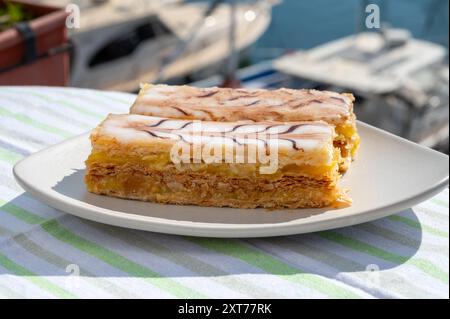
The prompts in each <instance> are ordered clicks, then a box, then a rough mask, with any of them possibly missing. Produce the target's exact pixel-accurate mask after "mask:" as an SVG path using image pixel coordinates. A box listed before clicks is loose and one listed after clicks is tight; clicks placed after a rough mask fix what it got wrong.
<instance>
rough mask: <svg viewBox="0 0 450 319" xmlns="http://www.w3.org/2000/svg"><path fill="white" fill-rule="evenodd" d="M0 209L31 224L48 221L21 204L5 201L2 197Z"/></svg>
mask: <svg viewBox="0 0 450 319" xmlns="http://www.w3.org/2000/svg"><path fill="white" fill-rule="evenodd" d="M0 205H1V206H0V210H2V211H4V212H7V213H9V214H10V215H13V216H14V217H16V218H18V219H20V220H22V221H24V222H26V223H27V224H31V225H37V224H42V223H43V222H45V221H46V219H45V218H43V217H41V216H39V215H36V214H33V213H31V212H29V211H27V210H26V209H23V208H21V207H19V206H16V205H14V204H11V203H8V202H5V201H4V200H1V199H0Z"/></svg>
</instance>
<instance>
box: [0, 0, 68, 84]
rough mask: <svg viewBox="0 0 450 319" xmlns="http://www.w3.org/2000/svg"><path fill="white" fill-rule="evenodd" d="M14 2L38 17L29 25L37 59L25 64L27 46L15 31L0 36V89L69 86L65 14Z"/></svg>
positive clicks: (38, 5)
mask: <svg viewBox="0 0 450 319" xmlns="http://www.w3.org/2000/svg"><path fill="white" fill-rule="evenodd" d="M3 2H4V1H3V0H0V3H3ZM11 2H14V3H20V4H22V5H23V7H24V8H26V9H27V10H29V11H31V12H33V14H34V16H35V18H34V19H33V20H31V21H29V22H28V25H29V27H30V28H31V30H32V31H33V34H34V41H31V43H32V45H31V47H32V48H33V47H34V48H35V53H36V59H34V60H32V61H26V60H25V57H26V54H27V49H26V47H27V45H26V43H25V41H24V38H23V36H22V34H21V33H20V32H19V31H18V30H17V29H16V28H14V27H11V28H9V29H7V30H5V31H3V32H0V85H50V86H65V85H67V84H68V81H69V52H68V50H67V49H65V50H64V46H67V30H66V27H65V21H66V17H67V14H66V12H65V10H64V9H61V8H54V7H49V6H45V5H40V4H36V3H33V2H32V1H24V0H15V1H11ZM33 43H34V44H33ZM28 47H30V45H28Z"/></svg>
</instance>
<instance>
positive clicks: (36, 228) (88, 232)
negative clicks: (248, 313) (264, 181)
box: [0, 87, 449, 298]
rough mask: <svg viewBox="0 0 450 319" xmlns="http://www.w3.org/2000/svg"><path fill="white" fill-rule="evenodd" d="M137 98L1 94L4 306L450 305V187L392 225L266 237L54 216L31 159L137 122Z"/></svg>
mask: <svg viewBox="0 0 450 319" xmlns="http://www.w3.org/2000/svg"><path fill="white" fill-rule="evenodd" d="M133 99H134V95H132V94H125V93H118V92H102V91H93V90H85V89H74V88H47V87H0V297H5V298H14V297H18V298H91V297H92V298H95V297H101V298H202V297H203V298H289V297H290V298H416V297H418V298H435V297H437V298H448V297H449V286H448V279H449V275H448V270H449V238H448V233H449V208H448V202H449V201H448V198H449V192H448V189H447V190H445V191H443V192H442V193H440V194H438V195H437V196H435V197H434V198H432V199H430V200H427V201H425V202H423V203H421V204H420V205H417V206H416V207H413V208H410V209H407V210H405V211H402V212H398V213H397V214H395V215H392V216H390V217H387V218H384V219H380V220H377V221H374V222H370V223H366V224H361V225H358V226H353V227H347V228H342V229H336V230H330V231H324V232H319V233H312V234H307V235H296V236H287V237H276V238H266V239H263V238H261V239H241V240H239V239H204V238H192V237H182V236H173V235H164V234H156V233H150V232H143V231H136V230H130V229H122V228H118V227H113V226H107V225H102V224H99V223H95V222H91V221H87V220H83V219H80V218H77V217H74V216H71V215H69V214H67V213H65V212H62V211H58V210H56V209H53V208H51V207H49V206H47V205H45V204H43V203H41V202H39V201H37V200H35V199H34V198H33V197H32V196H31V195H30V194H27V193H25V192H24V191H23V190H22V189H21V188H20V187H19V186H18V185H17V183H16V182H15V180H14V178H13V175H12V167H13V165H14V164H15V163H16V162H17V161H19V160H20V159H21V158H23V157H25V156H27V155H29V154H31V153H33V152H36V151H38V150H40V149H43V148H45V147H47V146H49V145H52V144H55V143H58V142H60V141H62V140H64V139H67V138H69V137H71V136H75V135H77V134H80V133H83V132H86V131H88V130H90V129H91V128H93V127H95V126H96V125H97V124H98V123H99V121H100V120H102V119H103V118H104V117H105V116H106V114H108V113H126V112H128V108H129V106H130V105H131V103H132V101H133Z"/></svg>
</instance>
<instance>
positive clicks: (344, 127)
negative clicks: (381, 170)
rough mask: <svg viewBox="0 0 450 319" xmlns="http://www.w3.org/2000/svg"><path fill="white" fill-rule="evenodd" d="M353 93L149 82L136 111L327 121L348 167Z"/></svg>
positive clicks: (354, 141) (354, 142)
mask: <svg viewBox="0 0 450 319" xmlns="http://www.w3.org/2000/svg"><path fill="white" fill-rule="evenodd" d="M353 101H354V97H353V95H352V94H339V93H335V92H329V91H317V90H306V89H303V90H293V89H284V88H283V89H278V90H263V89H229V88H217V87H212V88H196V87H191V86H168V85H151V84H145V85H143V87H142V89H141V91H140V93H139V95H138V97H137V99H136V101H135V102H134V104H133V105H132V107H131V110H130V113H132V114H142V115H149V116H160V117H169V118H176V119H198V120H204V121H219V122H233V121H239V120H251V121H255V122H258V121H280V122H291V121H325V122H327V123H329V124H332V125H334V126H335V129H336V133H337V134H336V136H335V139H334V146H335V147H338V148H339V149H340V150H341V163H340V168H341V171H345V170H346V169H347V167H348V165H349V163H350V162H351V160H352V158H353V157H354V156H355V152H356V149H357V148H358V145H359V136H358V133H357V130H356V117H355V114H354V113H353Z"/></svg>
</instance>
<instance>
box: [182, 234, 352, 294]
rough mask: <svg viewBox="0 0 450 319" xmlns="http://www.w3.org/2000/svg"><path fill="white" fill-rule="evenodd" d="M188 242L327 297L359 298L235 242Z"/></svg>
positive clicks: (192, 239) (212, 239) (203, 240)
mask: <svg viewBox="0 0 450 319" xmlns="http://www.w3.org/2000/svg"><path fill="white" fill-rule="evenodd" d="M189 240H191V241H192V242H194V243H196V244H197V245H200V246H202V247H205V248H207V249H210V250H213V251H215V252H219V253H222V254H225V255H228V256H231V257H233V258H236V259H239V260H242V261H244V262H246V263H248V264H250V265H252V266H254V267H257V268H259V269H262V270H264V271H266V272H268V273H270V274H272V275H278V276H279V277H280V278H283V279H285V280H288V281H291V282H293V283H296V284H300V285H302V286H305V287H308V288H311V289H313V290H316V291H319V292H321V293H323V294H325V295H327V296H328V297H331V298H359V296H358V295H356V294H355V293H353V292H352V291H350V290H348V289H345V288H341V287H339V286H338V285H335V284H333V283H330V282H329V281H328V280H324V279H322V278H320V277H319V276H317V275H312V274H308V273H305V272H303V271H302V270H300V269H297V268H294V267H292V266H290V265H288V264H286V263H284V262H282V261H280V260H278V259H276V258H275V257H273V256H271V255H268V254H265V253H263V252H261V251H259V250H256V249H252V248H250V247H247V246H246V245H243V244H240V243H237V242H236V241H230V240H225V239H215V238H207V239H206V238H194V237H189Z"/></svg>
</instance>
